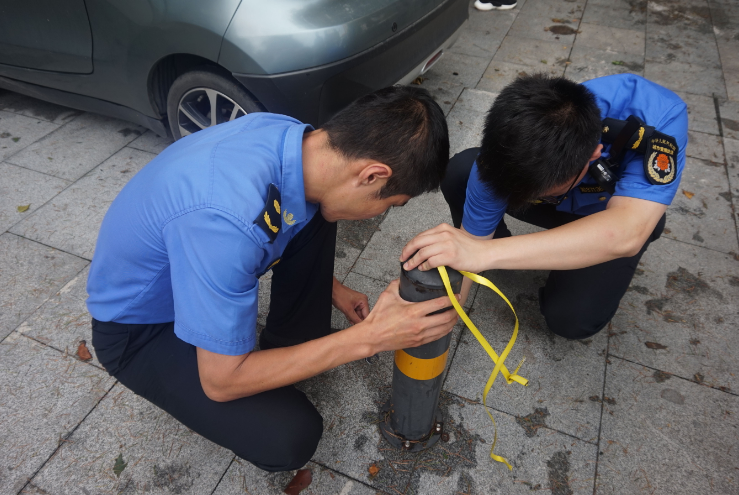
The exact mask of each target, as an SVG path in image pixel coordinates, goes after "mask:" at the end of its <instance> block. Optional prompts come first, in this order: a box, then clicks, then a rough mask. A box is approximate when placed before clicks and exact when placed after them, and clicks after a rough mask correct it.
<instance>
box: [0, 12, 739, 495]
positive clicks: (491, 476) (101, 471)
mask: <svg viewBox="0 0 739 495" xmlns="http://www.w3.org/2000/svg"><path fill="white" fill-rule="evenodd" d="M738 54H739V3H737V2H736V1H735V0H654V1H649V2H646V1H644V0H525V2H524V1H521V0H520V1H519V5H518V7H517V8H516V9H514V10H510V11H493V12H477V11H475V10H474V9H471V10H470V20H469V23H468V24H467V26H466V28H465V31H464V32H463V33H462V36H461V38H460V39H459V40H458V42H457V43H456V44H455V46H454V47H453V48H452V50H451V52H450V53H447V54H446V55H445V57H443V58H442V59H441V61H440V62H439V63H438V64H437V65H436V66H435V67H434V68H433V69H432V70H431V71H430V73H428V74H427V75H426V76H425V78H424V80H423V82H422V85H423V87H425V88H427V89H429V90H430V91H431V92H432V93H433V94H434V96H435V97H436V98H437V100H438V101H439V103H440V104H441V105H442V107H443V108H444V111H445V112H446V113H447V116H448V122H449V129H450V133H451V142H452V152H453V153H455V152H457V151H460V150H462V149H465V148H467V147H470V146H475V145H477V144H478V142H479V140H480V135H481V128H482V127H481V124H482V121H483V117H484V112H485V110H486V109H487V108H489V106H490V104H491V103H492V101H493V100H494V98H495V96H496V93H497V92H498V91H500V89H501V88H502V87H503V86H505V85H506V84H507V83H508V82H510V81H511V80H512V79H513V78H515V77H516V76H517V75H519V74H524V73H527V74H531V73H535V72H548V73H551V74H556V75H563V74H564V75H565V76H567V77H569V78H571V79H574V80H576V81H584V80H586V79H589V78H593V77H597V76H603V75H607V74H615V73H621V72H633V73H636V74H640V75H643V76H645V77H647V78H649V79H651V80H653V81H655V82H657V83H660V84H662V85H664V86H666V87H668V88H670V89H672V90H674V91H676V92H677V93H678V94H679V95H680V96H681V97H682V98H683V99H684V100H685V101H686V103H687V104H688V107H689V111H690V144H689V146H688V149H687V154H688V156H689V158H688V161H687V165H686V170H685V172H684V174H683V179H682V184H681V188H680V191H679V192H678V194H677V197H676V198H675V201H674V202H673V204H672V206H670V208H669V209H668V213H667V216H668V222H667V229H666V230H665V235H664V236H663V237H662V239H660V240H659V241H657V242H655V243H654V244H652V246H651V247H650V248H649V251H648V252H647V254H646V255H645V256H644V258H643V260H642V262H641V263H640V268H639V269H638V270H637V275H636V277H635V278H634V281H633V283H632V285H631V287H630V289H629V292H628V293H627V295H626V297H625V298H624V299H623V301H622V304H621V307H620V310H619V312H618V314H617V315H616V317H615V318H614V319H613V321H612V322H611V323H610V324H609V325H608V327H607V329H605V330H604V331H602V332H601V333H600V334H598V335H596V336H595V337H593V338H592V339H588V340H584V341H578V342H573V341H566V340H564V339H561V338H559V337H556V336H554V335H552V334H551V333H550V332H549V331H548V330H547V329H546V327H545V324H544V322H543V320H542V317H541V315H540V313H539V311H538V306H537V299H536V294H537V288H538V287H539V286H540V285H541V284H542V282H543V280H544V277H545V275H546V273H544V272H536V271H532V272H505V271H495V272H488V273H486V274H485V275H486V276H488V277H489V278H490V279H491V280H492V281H493V282H494V283H496V284H497V285H498V286H499V287H500V288H501V289H502V290H503V292H504V293H505V294H507V295H508V297H509V298H510V299H511V301H512V302H513V304H514V306H515V308H516V310H517V312H518V314H519V315H520V317H521V332H520V336H519V339H518V343H517V344H516V346H515V347H514V348H513V351H512V353H511V356H510V358H509V360H508V361H509V363H518V361H519V360H520V359H521V358H522V357H525V358H526V363H525V365H524V367H523V368H522V370H521V374H522V375H523V376H525V377H527V378H528V379H529V380H530V386H529V387H527V388H524V387H520V386H518V385H516V384H514V385H511V386H506V385H505V384H504V382H503V381H502V380H500V379H499V380H498V382H497V384H496V385H495V387H494V388H493V390H492V392H491V394H490V396H489V404H490V405H491V409H492V411H493V414H494V415H495V419H496V421H497V424H498V444H497V446H496V453H497V454H500V455H503V456H505V457H506V458H507V459H508V460H509V461H510V462H511V464H512V465H513V468H514V469H513V471H511V472H509V471H508V470H507V469H506V468H505V467H504V466H503V465H501V464H498V463H495V462H492V461H491V459H490V458H489V457H488V455H489V450H490V446H491V441H492V438H493V428H492V424H491V423H490V421H489V419H488V417H487V415H486V414H485V411H484V409H483V407H482V405H481V403H480V400H481V392H482V388H483V384H484V383H485V380H486V378H487V376H488V374H489V373H490V371H491V369H492V363H491V362H490V361H489V359H488V358H487V356H486V354H485V353H484V351H483V350H482V349H481V348H480V347H479V346H478V344H477V343H476V341H475V340H474V338H473V337H472V336H471V335H470V333H469V332H468V331H466V330H464V331H463V330H462V328H461V327H458V328H457V329H456V330H455V334H454V339H453V343H452V348H451V350H450V356H451V357H450V359H449V364H448V374H447V377H446V381H445V384H444V391H443V395H442V405H441V407H442V409H443V411H444V414H445V418H446V419H445V421H446V430H447V431H448V432H450V434H451V435H450V436H451V438H450V440H449V442H448V443H439V444H438V445H437V446H436V447H434V448H433V449H431V450H429V451H427V452H422V453H418V454H408V453H404V452H399V451H396V450H393V449H392V448H390V447H389V445H388V444H387V443H385V442H384V441H383V440H382V439H381V437H380V435H379V433H378V427H377V422H378V409H379V406H380V405H381V404H382V403H383V402H384V401H385V400H386V399H387V397H388V396H389V393H390V389H389V385H390V381H391V373H392V372H391V370H392V353H383V355H382V356H381V359H380V361H379V363H376V364H368V363H366V362H364V361H359V362H354V363H350V364H347V365H344V366H341V367H339V368H337V369H334V370H332V371H330V372H328V373H325V374H323V375H320V376H318V377H315V378H313V379H311V380H307V381H305V382H303V383H301V384H299V387H300V388H301V389H302V390H304V391H305V392H306V393H307V394H308V395H309V396H310V398H311V400H313V402H314V403H315V404H316V406H317V407H318V409H319V410H320V412H321V414H322V415H323V417H324V422H325V433H324V437H323V439H322V441H321V443H320V446H319V448H318V451H317V452H316V454H315V457H314V458H313V460H312V462H311V463H310V464H309V466H308V467H309V468H310V469H312V471H313V479H314V481H313V483H312V484H311V485H310V487H309V488H308V489H306V490H305V491H304V492H303V493H315V494H338V493H340V494H342V495H347V494H353V495H363V494H372V493H388V494H455V493H460V494H473V493H474V494H490V493H501V494H514V493H515V494H517V493H530V492H531V491H545V492H546V491H550V492H551V493H553V494H555V495H569V494H580V493H595V492H597V493H598V494H611V493H624V494H634V493H650V494H651V493H669V494H682V493H685V494H693V493H721V494H724V493H739V429H738V427H739V397H737V391H739V376H738V375H737V373H738V372H739V334H738V333H737V328H738V327H739V261H738V259H739V255H737V253H739V246H738V244H737V228H736V221H737V218H736V216H735V211H734V207H735V204H736V202H737V200H738V199H739V196H738V194H739V188H738V187H739V174H738V172H737V166H739V55H738ZM168 144H169V142H168V141H167V140H165V139H162V138H159V137H157V136H156V135H154V134H153V133H151V131H145V130H144V129H142V128H140V127H137V126H135V125H133V124H130V123H127V122H122V121H118V120H114V119H110V118H106V117H101V116H97V115H93V114H86V113H80V112H77V111H74V110H71V109H67V108H63V107H59V106H55V105H51V104H47V103H44V102H41V101H37V100H33V99H30V98H26V97H23V96H20V95H17V94H14V93H10V92H0V233H2V234H0V493H3V494H6V493H7V494H16V493H25V494H47V493H49V494H63V493H70V494H72V493H73V494H78V493H80V494H86V495H91V494H103V493H105V494H107V493H126V494H128V493H177V494H184V493H193V494H210V493H213V494H216V495H225V494H232V493H233V494H236V493H251V494H260V495H261V494H278V493H282V490H283V489H284V487H285V486H286V485H287V483H288V482H289V481H290V479H291V477H292V474H293V473H278V474H269V473H264V472H262V471H260V470H258V469H257V468H255V467H253V466H252V465H251V464H249V463H247V462H245V461H243V460H241V459H239V458H237V457H235V456H234V455H233V454H232V453H231V452H229V451H227V450H225V449H223V448H221V447H218V446H216V445H214V444H212V443H210V442H209V441H207V440H205V439H203V438H201V437H200V436H199V435H197V434H195V433H193V432H191V431H189V430H188V429H187V428H185V427H183V426H182V425H180V424H179V423H178V422H177V421H175V420H174V419H172V418H171V417H170V416H168V415H167V414H166V413H164V412H162V411H160V410H158V409H157V408H156V407H154V406H152V405H150V404H148V403H147V402H145V401H143V400H142V399H140V398H139V397H138V396H136V395H134V394H133V393H131V392H130V391H128V390H127V389H126V388H125V387H123V386H122V385H121V384H119V383H117V382H116V381H115V380H114V379H113V378H111V377H109V376H108V375H107V373H105V371H104V370H103V369H102V368H101V367H100V365H99V363H98V362H97V360H96V359H95V358H94V357H93V359H92V360H91V361H89V362H81V361H80V360H78V359H77V357H76V356H75V353H76V350H77V347H78V345H79V343H80V341H81V340H86V341H87V342H88V343H89V342H90V338H91V336H90V325H89V321H90V316H89V314H88V313H87V311H86V309H85V305H84V300H85V297H86V294H85V280H86V277H87V272H88V267H89V263H90V259H91V258H92V255H93V250H94V245H95V239H96V236H97V231H98V228H99V225H100V222H101V220H102V218H103V215H104V214H105V211H106V210H107V208H108V206H109V205H110V203H111V201H112V200H113V198H114V197H115V196H116V194H117V193H118V192H119V191H120V189H121V188H122V187H123V185H124V184H125V183H126V181H127V180H128V179H130V178H131V177H132V176H133V175H134V174H135V173H136V172H137V171H138V170H140V169H141V167H143V166H144V165H146V163H147V162H149V161H150V160H151V159H152V158H154V157H155V156H156V154H157V153H159V152H161V151H162V150H163V149H164V148H165V147H166V146H167V145H168ZM25 205H29V206H28V208H27V209H25V210H24V208H25ZM19 207H21V208H19ZM21 210H24V211H21ZM449 221H450V217H449V215H448V210H447V208H446V205H445V203H444V200H443V198H442V197H441V195H440V194H439V193H432V194H427V195H424V196H422V197H420V198H417V199H414V200H412V201H411V202H410V203H409V204H408V205H407V206H405V207H404V208H396V209H392V210H391V211H389V212H388V213H387V214H386V215H385V216H383V217H381V218H377V219H373V220H370V221H364V222H348V223H342V224H341V225H340V231H339V243H338V246H337V255H336V256H337V259H336V276H337V277H338V278H339V279H340V280H343V282H344V283H345V284H346V285H348V286H350V287H352V288H354V289H356V290H360V291H363V292H365V293H367V294H368V295H369V297H370V299H371V302H374V301H375V300H376V298H377V296H378V295H379V293H380V292H381V291H382V290H383V289H384V287H385V286H386V284H387V283H388V282H389V281H390V280H392V279H394V278H396V277H397V276H398V270H399V266H398V262H397V258H398V256H399V251H400V248H401V247H402V246H403V245H404V243H405V242H406V241H408V240H409V239H411V238H412V237H413V236H414V235H415V234H417V233H419V232H421V231H423V230H425V229H427V228H430V227H433V226H435V225H437V224H438V223H440V222H449ZM506 221H507V222H508V224H509V226H510V227H511V230H513V232H514V234H521V233H526V232H530V231H531V228H530V227H529V226H527V225H524V224H521V223H519V222H516V221H515V220H513V219H510V218H509V219H507V220H506ZM604 283H607V281H604ZM268 289H269V278H268V277H265V279H264V280H263V284H262V289H261V297H260V320H261V321H262V322H263V319H264V316H265V312H266V310H267V307H268V299H269V296H268ZM473 295H474V296H475V297H474V298H470V308H469V311H470V313H471V317H472V319H473V320H474V321H475V323H476V324H477V325H478V327H479V328H480V329H481V330H482V332H483V333H484V334H485V335H486V336H487V338H488V339H489V340H490V342H491V344H492V345H493V346H494V347H495V348H496V349H498V350H500V349H502V348H503V346H504V345H505V343H506V342H507V340H508V338H509V336H510V332H511V330H512V327H513V319H512V316H511V315H510V310H509V309H508V308H507V306H505V303H503V302H502V301H501V300H500V299H499V298H498V297H497V296H495V295H494V294H492V292H490V291H488V290H487V289H480V290H478V291H477V292H476V293H475V294H473ZM346 325H348V323H347V321H346V320H345V319H344V318H343V316H341V315H340V314H338V313H335V317H334V326H335V327H336V328H344V327H345V326H346ZM88 345H89V344H88ZM119 456H120V457H119ZM117 459H120V462H118V463H117V462H116V460H117ZM121 468H123V470H122V471H121ZM370 468H372V469H371V470H370ZM372 473H375V474H372Z"/></svg>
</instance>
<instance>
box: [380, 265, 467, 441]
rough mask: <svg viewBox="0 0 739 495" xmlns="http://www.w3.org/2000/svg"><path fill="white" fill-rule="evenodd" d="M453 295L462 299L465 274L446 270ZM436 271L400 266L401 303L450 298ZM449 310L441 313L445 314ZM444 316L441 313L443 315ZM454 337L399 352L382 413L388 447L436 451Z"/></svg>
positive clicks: (396, 353)
mask: <svg viewBox="0 0 739 495" xmlns="http://www.w3.org/2000/svg"><path fill="white" fill-rule="evenodd" d="M447 272H448V274H449V279H450V282H451V285H452V290H453V291H454V293H455V294H458V293H459V291H460V289H461V287H462V274H461V273H459V272H458V271H456V270H452V269H447ZM446 296H447V293H446V289H445V288H444V282H443V281H442V280H441V276H440V275H439V272H438V270H429V271H426V272H422V271H419V270H418V269H414V270H411V271H405V270H404V269H403V268H402V266H401V274H400V297H402V298H403V299H405V300H406V301H411V302H421V301H428V300H430V299H436V298H437V297H446ZM449 309H451V306H450V307H449V308H446V309H443V310H441V311H447V310H449ZM441 311H440V312H441ZM451 338H452V336H451V333H450V334H448V335H446V336H445V337H442V338H440V339H439V340H436V341H434V342H429V343H428V344H424V345H422V346H419V347H412V348H408V349H400V350H397V351H395V364H394V366H393V392H392V397H391V399H390V401H388V402H387V403H386V404H385V406H384V408H383V413H384V414H383V421H381V422H380V430H381V431H382V434H383V436H384V437H385V438H386V439H387V441H388V442H390V444H392V445H393V446H395V447H398V448H402V449H405V450H410V451H418V450H423V449H427V448H429V447H431V446H432V445H434V444H435V443H436V442H437V441H438V440H439V438H440V437H441V435H442V433H443V425H444V420H443V417H442V415H441V411H440V410H439V393H440V392H441V384H442V381H443V380H444V369H445V368H446V361H447V355H448V354H449V342H450V341H451Z"/></svg>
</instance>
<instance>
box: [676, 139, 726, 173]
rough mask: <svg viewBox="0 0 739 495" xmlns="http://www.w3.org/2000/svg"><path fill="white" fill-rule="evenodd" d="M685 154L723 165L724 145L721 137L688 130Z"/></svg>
mask: <svg viewBox="0 0 739 495" xmlns="http://www.w3.org/2000/svg"><path fill="white" fill-rule="evenodd" d="M685 154H686V155H687V156H689V157H693V158H699V159H701V160H708V161H709V162H713V163H716V164H721V165H723V163H724V147H723V144H722V142H721V138H720V137H719V136H715V135H713V134H706V133H703V132H695V131H688V147H687V149H686V150H685Z"/></svg>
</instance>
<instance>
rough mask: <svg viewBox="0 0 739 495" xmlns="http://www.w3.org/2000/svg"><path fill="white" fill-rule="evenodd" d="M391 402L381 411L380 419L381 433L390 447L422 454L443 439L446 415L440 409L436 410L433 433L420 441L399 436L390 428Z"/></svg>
mask: <svg viewBox="0 0 739 495" xmlns="http://www.w3.org/2000/svg"><path fill="white" fill-rule="evenodd" d="M391 400H392V399H389V400H388V401H387V402H386V403H385V404H384V405H383V406H382V409H381V415H380V417H381V418H382V420H381V421H380V431H381V432H382V436H383V437H385V440H387V441H388V442H389V443H390V445H392V446H393V447H395V448H397V449H402V450H405V451H408V452H420V451H421V450H426V449H429V448H431V447H433V446H434V445H435V444H436V442H438V441H439V439H440V438H441V437H442V434H443V433H444V415H443V414H442V413H441V409H440V408H438V407H437V408H436V415H435V417H434V418H435V419H434V426H432V427H431V431H430V432H429V433H428V434H427V435H425V436H423V437H422V438H420V439H418V440H410V439H407V438H404V437H403V436H402V435H398V434H397V433H395V431H393V428H392V426H390V408H391V407H392V404H391Z"/></svg>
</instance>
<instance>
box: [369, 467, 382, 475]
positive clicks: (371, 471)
mask: <svg viewBox="0 0 739 495" xmlns="http://www.w3.org/2000/svg"><path fill="white" fill-rule="evenodd" d="M367 471H369V474H370V476H377V473H379V472H380V468H378V467H377V464H372V465H371V466H370V467H369V469H368V470H367Z"/></svg>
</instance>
